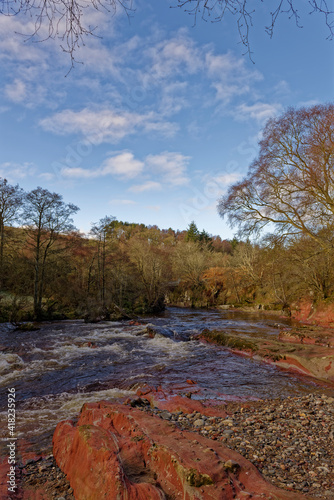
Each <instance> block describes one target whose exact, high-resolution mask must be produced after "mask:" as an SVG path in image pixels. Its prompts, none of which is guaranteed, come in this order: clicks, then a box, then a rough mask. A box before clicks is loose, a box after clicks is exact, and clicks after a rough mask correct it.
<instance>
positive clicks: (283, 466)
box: [140, 394, 334, 500]
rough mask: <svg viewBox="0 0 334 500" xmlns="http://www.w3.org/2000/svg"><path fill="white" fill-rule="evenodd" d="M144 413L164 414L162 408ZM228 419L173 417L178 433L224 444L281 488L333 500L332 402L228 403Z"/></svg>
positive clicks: (293, 399)
mask: <svg viewBox="0 0 334 500" xmlns="http://www.w3.org/2000/svg"><path fill="white" fill-rule="evenodd" d="M140 409H142V410H143V411H146V412H149V413H152V414H156V415H161V413H162V411H161V410H159V409H158V408H152V407H149V406H146V407H144V408H140ZM226 412H227V413H228V417H227V418H220V417H206V416H205V415H201V414H200V413H199V412H194V413H183V412H177V413H170V419H169V420H170V422H173V423H174V424H175V425H176V426H177V427H179V428H180V429H186V430H191V431H193V432H197V433H199V434H201V435H202V436H205V437H207V438H211V439H213V440H218V441H221V442H222V443H223V444H224V445H225V446H227V447H229V448H231V449H232V450H235V451H237V452H238V453H240V454H241V455H243V456H244V457H245V458H247V459H248V460H249V461H250V462H252V463H253V464H254V465H255V466H256V467H257V468H258V470H259V471H260V472H261V473H262V474H263V476H264V477H265V478H266V479H267V480H268V481H270V482H271V483H273V484H274V485H276V486H277V487H279V488H283V489H287V490H290V491H291V490H292V491H296V492H297V491H298V492H303V493H304V494H305V495H306V496H308V497H309V498H314V499H319V500H320V499H333V500H334V398H333V397H328V396H325V395H323V396H321V397H319V395H313V394H310V395H306V396H301V397H289V398H286V399H283V400H282V399H279V400H260V401H247V402H233V403H227V405H226Z"/></svg>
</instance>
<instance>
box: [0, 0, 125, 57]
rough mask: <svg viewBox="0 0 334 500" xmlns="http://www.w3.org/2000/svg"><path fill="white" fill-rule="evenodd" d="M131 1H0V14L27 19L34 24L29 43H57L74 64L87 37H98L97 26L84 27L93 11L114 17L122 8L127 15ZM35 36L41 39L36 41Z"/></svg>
mask: <svg viewBox="0 0 334 500" xmlns="http://www.w3.org/2000/svg"><path fill="white" fill-rule="evenodd" d="M132 2H133V0H0V13H1V14H3V15H5V16H17V15H18V14H21V13H23V14H26V15H29V16H30V17H31V19H32V21H33V22H34V30H33V32H32V33H29V34H24V35H26V37H27V38H28V39H31V38H33V39H35V40H38V41H45V40H47V39H50V38H51V39H57V40H59V41H60V47H61V48H62V50H63V51H64V52H67V53H68V54H69V55H70V57H71V61H72V65H73V63H74V62H75V51H76V49H78V48H79V47H81V46H84V45H85V43H84V42H85V38H86V37H87V36H97V35H96V28H97V27H96V26H92V25H91V24H86V22H87V19H88V20H89V19H90V15H89V14H90V13H91V12H92V9H93V10H95V11H101V12H105V13H106V14H108V13H112V14H115V13H116V10H117V9H118V8H122V9H123V10H124V11H125V12H126V13H127V14H128V15H129V14H130V13H131V12H132V10H133V9H132ZM37 35H41V38H40V39H37Z"/></svg>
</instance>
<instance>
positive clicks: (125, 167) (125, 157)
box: [61, 151, 144, 180]
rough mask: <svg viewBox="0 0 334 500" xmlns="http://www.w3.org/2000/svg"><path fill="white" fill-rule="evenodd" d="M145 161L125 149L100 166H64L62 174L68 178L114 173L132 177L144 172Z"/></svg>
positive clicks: (95, 176) (124, 177)
mask: <svg viewBox="0 0 334 500" xmlns="http://www.w3.org/2000/svg"><path fill="white" fill-rule="evenodd" d="M143 168H144V163H143V162H141V161H140V160H136V159H135V157H134V156H133V154H132V153H130V152H129V151H123V152H122V153H119V154H117V155H114V156H110V157H109V158H107V159H106V160H105V161H104V162H103V164H102V165H101V166H100V167H99V168H95V169H87V168H82V167H64V168H62V170H61V175H62V176H64V177H67V178H76V179H91V178H97V177H105V176H106V175H113V176H116V177H120V178H121V179H125V180H126V179H132V178H134V177H136V176H137V175H138V174H139V173H141V172H142V170H143Z"/></svg>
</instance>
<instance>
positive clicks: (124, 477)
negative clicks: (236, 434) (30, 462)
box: [53, 401, 305, 500]
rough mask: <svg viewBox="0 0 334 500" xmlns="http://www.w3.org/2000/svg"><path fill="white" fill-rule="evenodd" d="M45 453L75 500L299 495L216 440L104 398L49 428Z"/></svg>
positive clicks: (267, 499) (193, 499)
mask: <svg viewBox="0 0 334 500" xmlns="http://www.w3.org/2000/svg"><path fill="white" fill-rule="evenodd" d="M53 453H54V457H55V459H56V461H57V463H58V466H59V467H60V468H61V469H62V470H63V471H64V472H65V474H66V475H67V477H68V479H69V481H70V484H71V487H72V488H73V490H74V496H75V498H78V499H80V500H93V499H97V498H98V499H101V500H102V499H107V500H114V499H115V500H116V499H129V500H141V499H142V500H148V499H150V500H155V499H167V498H174V499H178V498H180V499H183V500H200V499H201V500H205V499H206V500H214V499H217V500H218V499H221V500H230V499H232V498H234V499H241V498H243V499H247V498H249V499H253V500H257V499H265V500H270V499H272V500H274V499H277V500H278V499H281V500H285V499H286V500H288V499H291V500H292V499H294V500H298V499H302V498H305V497H304V496H303V495H301V494H299V493H296V492H288V491H284V490H280V489H278V488H276V487H274V486H273V485H271V484H270V483H268V482H267V481H265V479H264V478H263V477H262V476H261V474H260V473H259V471H258V470H257V469H256V468H255V467H254V466H253V465H252V464H251V463H250V462H248V461H247V460H246V459H245V458H244V457H242V456H241V455H239V454H238V453H237V452H235V451H232V450H230V449H229V448H227V447H225V446H224V445H223V444H222V443H219V442H216V441H212V440H210V439H207V438H205V437H203V436H200V435H198V434H195V433H192V432H190V431H181V430H180V429H178V428H177V427H176V426H175V424H173V423H171V422H170V421H166V420H163V419H160V418H159V417H157V416H152V415H150V414H148V413H147V412H144V411H141V410H139V409H137V408H133V407H131V406H126V405H120V404H113V403H109V402H104V401H102V402H100V403H89V404H85V405H84V406H83V408H82V411H81V414H80V416H79V419H78V422H77V423H76V424H75V423H73V422H72V421H64V422H61V423H59V424H58V425H57V428H56V430H55V433H54V437H53Z"/></svg>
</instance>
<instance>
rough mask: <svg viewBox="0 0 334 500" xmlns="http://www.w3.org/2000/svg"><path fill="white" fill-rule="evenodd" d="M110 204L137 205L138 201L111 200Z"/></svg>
mask: <svg viewBox="0 0 334 500" xmlns="http://www.w3.org/2000/svg"><path fill="white" fill-rule="evenodd" d="M109 204H110V205H136V202H135V201H133V200H116V199H114V200H110V201H109Z"/></svg>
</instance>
